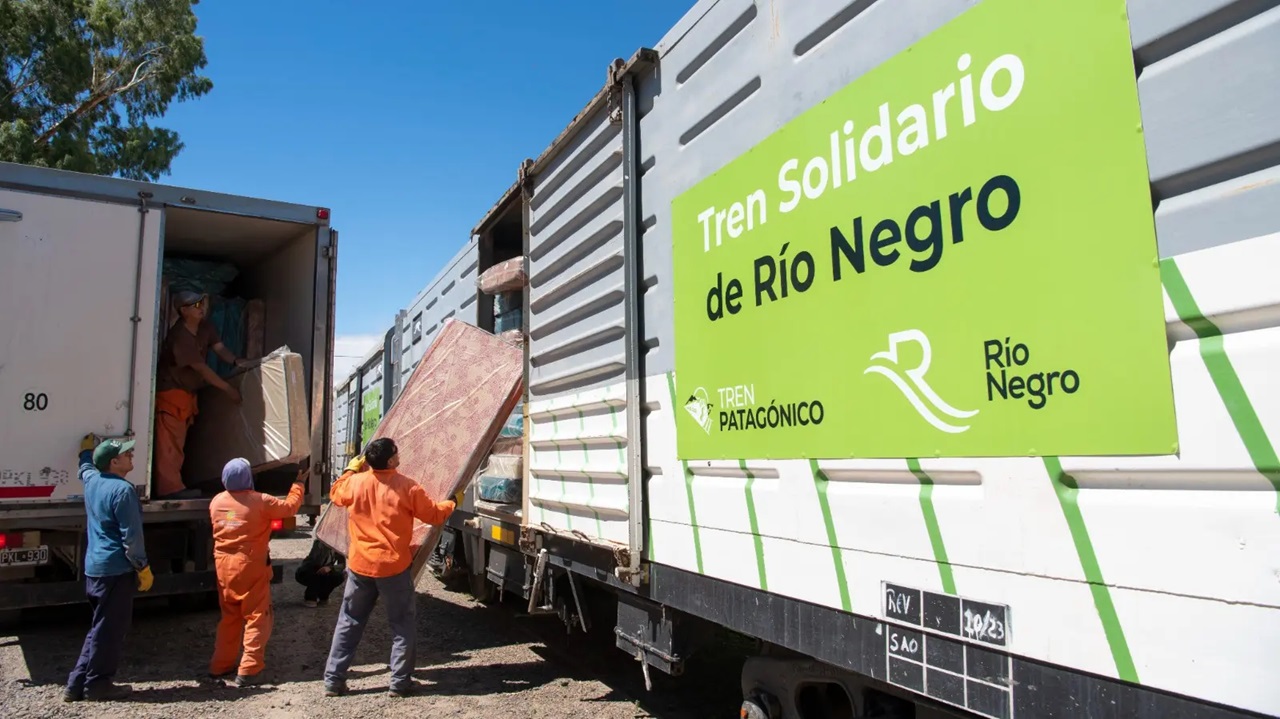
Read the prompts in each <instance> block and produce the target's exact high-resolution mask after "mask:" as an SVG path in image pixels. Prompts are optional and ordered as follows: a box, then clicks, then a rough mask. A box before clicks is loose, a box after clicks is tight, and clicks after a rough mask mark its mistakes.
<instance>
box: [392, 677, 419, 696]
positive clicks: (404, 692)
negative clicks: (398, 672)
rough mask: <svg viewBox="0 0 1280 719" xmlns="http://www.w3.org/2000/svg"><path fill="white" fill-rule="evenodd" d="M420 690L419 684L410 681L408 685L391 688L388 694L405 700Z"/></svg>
mask: <svg viewBox="0 0 1280 719" xmlns="http://www.w3.org/2000/svg"><path fill="white" fill-rule="evenodd" d="M419 688H420V687H419V685H418V683H417V682H415V681H413V680H412V679H410V680H409V682H408V683H407V684H404V685H402V686H398V687H391V688H390V689H388V690H387V693H388V694H390V695H391V696H393V697H396V698H397V699H404V698H406V697H411V696H413V695H414V694H416V693H417V691H418V689H419Z"/></svg>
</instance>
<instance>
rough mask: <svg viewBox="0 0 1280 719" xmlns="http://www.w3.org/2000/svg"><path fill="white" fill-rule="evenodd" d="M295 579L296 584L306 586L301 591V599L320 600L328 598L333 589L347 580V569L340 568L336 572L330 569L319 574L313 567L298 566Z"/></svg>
mask: <svg viewBox="0 0 1280 719" xmlns="http://www.w3.org/2000/svg"><path fill="white" fill-rule="evenodd" d="M297 579H298V584H301V585H302V586H304V587H306V588H307V589H306V591H305V592H303V595H302V598H303V599H305V600H307V601H317V602H322V601H326V600H327V599H329V595H330V594H333V590H335V589H337V588H338V587H341V586H342V585H343V584H344V583H345V582H346V581H347V571H346V570H345V569H341V570H338V571H336V572H334V571H330V572H329V573H327V574H320V573H319V572H317V571H316V570H314V569H302V568H299V569H298V572H297Z"/></svg>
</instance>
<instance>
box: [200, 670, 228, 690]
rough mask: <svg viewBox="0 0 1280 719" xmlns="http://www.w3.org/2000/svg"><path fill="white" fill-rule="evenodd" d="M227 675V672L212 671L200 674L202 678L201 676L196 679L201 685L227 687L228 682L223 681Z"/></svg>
mask: <svg viewBox="0 0 1280 719" xmlns="http://www.w3.org/2000/svg"><path fill="white" fill-rule="evenodd" d="M226 676H227V675H226V674H212V673H211V674H203V675H201V676H200V678H199V679H197V680H196V681H197V682H198V683H199V684H200V685H201V686H206V687H225V686H226V685H227V684H226V682H224V681H223V678H224V677H226Z"/></svg>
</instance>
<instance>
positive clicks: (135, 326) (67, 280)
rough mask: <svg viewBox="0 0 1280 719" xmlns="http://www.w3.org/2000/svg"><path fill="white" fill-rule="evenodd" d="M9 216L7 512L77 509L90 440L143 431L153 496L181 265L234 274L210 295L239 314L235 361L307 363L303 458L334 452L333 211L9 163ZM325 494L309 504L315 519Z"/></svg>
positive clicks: (3, 455)
mask: <svg viewBox="0 0 1280 719" xmlns="http://www.w3.org/2000/svg"><path fill="white" fill-rule="evenodd" d="M0 209H3V210H4V215H5V218H6V219H7V220H9V221H6V222H0V304H2V305H3V306H4V307H5V310H6V311H5V312H4V313H3V316H0V332H2V333H3V335H4V336H5V337H8V338H9V339H10V341H7V342H5V343H3V344H2V345H0V368H2V369H0V460H2V461H0V467H3V469H0V508H4V507H15V506H17V505H19V504H26V503H37V504H49V503H65V504H68V505H69V508H70V511H73V512H75V511H79V512H82V511H83V507H81V506H80V502H79V498H80V494H81V487H80V482H79V481H78V479H77V478H76V448H77V446H78V444H79V439H80V437H82V436H83V435H84V434H85V433H87V432H97V433H98V434H101V435H109V436H118V435H129V434H132V435H133V436H134V438H135V440H136V442H137V444H136V446H135V450H134V452H135V464H136V469H135V470H134V472H133V473H132V474H130V476H129V479H130V481H132V482H133V484H134V485H135V487H137V489H138V490H139V492H140V494H141V496H142V497H143V498H144V500H146V499H148V498H149V497H150V496H151V493H152V488H151V482H150V481H149V479H150V474H151V456H152V451H153V447H152V433H153V423H154V412H153V403H154V396H155V386H154V383H155V368H156V362H157V356H158V350H159V343H160V341H161V338H162V337H163V335H164V334H165V332H166V331H168V329H169V323H170V321H171V319H172V318H173V315H171V312H170V310H171V303H170V302H169V301H168V296H170V295H171V294H172V293H170V292H167V291H166V289H167V288H166V287H165V282H163V281H162V278H165V279H168V276H169V275H170V274H172V262H173V261H174V260H183V261H200V262H212V263H218V264H220V265H223V266H228V267H231V268H233V270H234V271H233V275H234V277H233V279H231V280H230V281H229V282H227V283H226V286H225V288H223V289H222V291H221V292H220V293H219V294H218V295H216V296H215V297H217V298H221V299H225V300H227V302H230V301H231V300H235V302H236V303H237V307H238V308H239V309H238V312H239V314H238V315H237V316H236V317H238V318H240V319H235V318H233V320H232V321H233V322H239V323H240V324H239V325H237V326H236V327H237V332H236V333H235V334H236V341H237V343H238V346H237V348H236V352H237V355H238V356H241V357H244V356H245V355H246V354H247V352H248V351H249V350H250V349H251V347H250V344H258V346H265V347H267V348H276V347H281V346H288V347H290V348H292V349H293V350H294V351H295V352H297V353H298V355H299V357H298V359H299V362H300V368H299V369H300V379H301V385H302V386H301V388H300V390H301V393H302V402H303V404H305V407H303V408H299V407H293V408H292V411H294V412H296V414H295V415H293V416H294V418H295V421H297V423H299V424H302V425H305V426H306V427H307V429H306V430H305V432H306V435H307V437H308V438H307V440H306V442H305V444H307V445H309V446H308V447H306V448H305V450H304V451H302V452H301V454H302V455H303V456H312V455H314V456H315V457H317V458H324V457H326V456H327V452H326V451H325V449H324V448H325V447H326V446H327V436H326V435H327V432H326V430H325V429H324V428H325V427H326V426H327V422H328V416H327V407H328V399H329V392H328V388H329V385H330V382H329V380H328V375H329V373H330V369H329V354H330V352H329V347H330V343H331V321H330V316H331V299H332V297H331V290H332V282H333V264H332V260H333V255H334V252H333V249H332V248H333V246H334V243H335V242H336V233H334V232H332V231H331V230H330V229H329V227H328V210H326V209H323V208H315V207H302V206H297V205H289V204H285V203H278V202H269V201H264V200H254V199H250V198H243V197H234V196H228V195H219V194H216V193H205V192H198V191H194V190H186V189H181V188H172V187H166V186H163V185H155V184H150V183H140V182H132V181H127V180H120V179H115V178H105V177H98V176H92V175H81V174H78V173H69V172H61V171H54V170H46V169H42V168H33V167H26V166H21V165H12V164H6V163H0ZM250 306H253V308H254V309H253V311H247V308H248V307H250ZM248 324H252V325H254V326H253V327H249V326H246V325H248ZM242 326H243V331H240V330H239V327H242ZM250 332H254V333H258V334H259V338H257V339H255V340H253V342H250ZM223 334H224V338H225V337H226V336H227V335H228V333H225V332H224V333H223ZM259 351H261V350H259ZM215 369H217V368H216V367H215ZM202 400H203V401H204V402H205V403H206V405H208V406H209V407H210V411H209V412H201V413H200V414H199V415H197V419H196V426H194V427H192V431H191V433H190V437H189V441H188V446H189V447H192V448H193V449H194V447H193V446H192V445H193V443H196V442H201V441H204V439H203V438H207V437H208V436H210V433H211V432H217V431H218V429H217V428H216V427H213V426H212V425H211V424H210V423H214V422H217V421H218V420H216V417H217V414H218V413H217V412H216V411H213V410H214V409H215V408H216V402H215V403H214V404H212V405H210V404H209V403H210V402H211V400H210V399H209V398H207V397H205V398H202ZM207 424H209V425H210V426H205V425H207ZM196 454H199V451H198V450H197V452H196ZM291 454H297V452H296V451H294V452H291ZM323 464H324V463H323V462H317V468H319V467H320V466H321V465H323ZM321 484H322V483H321V482H319V481H317V482H314V483H313V485H314V486H313V487H312V488H311V490H310V493H309V495H310V496H309V498H308V501H307V505H309V506H313V507H316V508H317V509H318V504H319V501H320V497H321V496H322V492H323V487H322V486H321ZM279 489H287V482H286V483H285V484H284V485H283V486H282V487H280V488H279Z"/></svg>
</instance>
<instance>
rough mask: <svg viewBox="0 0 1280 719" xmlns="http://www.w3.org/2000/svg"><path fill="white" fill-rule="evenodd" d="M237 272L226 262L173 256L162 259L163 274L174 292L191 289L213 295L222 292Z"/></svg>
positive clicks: (233, 266) (170, 289)
mask: <svg viewBox="0 0 1280 719" xmlns="http://www.w3.org/2000/svg"><path fill="white" fill-rule="evenodd" d="M238 274H240V273H239V271H238V270H236V268H235V265H232V264H230V263H227V262H210V261H208V260H188V259H180V258H175V257H166V258H165V260H164V276H165V277H167V278H168V279H169V291H170V292H172V293H174V294H176V293H178V292H180V291H182V290H192V291H195V292H199V293H201V294H205V295H209V296H210V297H214V296H217V295H220V294H222V293H223V291H225V290H226V289H227V285H229V284H231V281H232V280H234V279H235V278H236V275H238Z"/></svg>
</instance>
